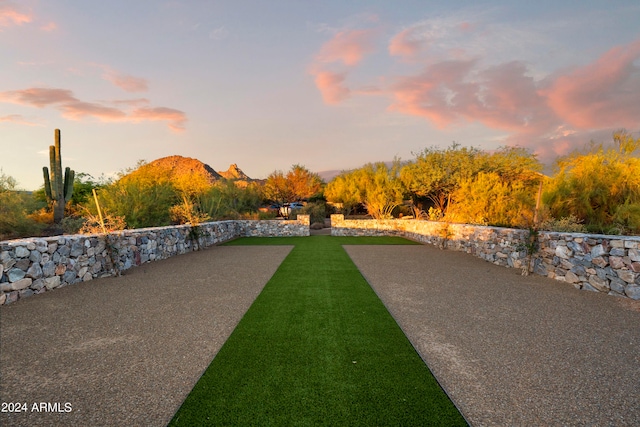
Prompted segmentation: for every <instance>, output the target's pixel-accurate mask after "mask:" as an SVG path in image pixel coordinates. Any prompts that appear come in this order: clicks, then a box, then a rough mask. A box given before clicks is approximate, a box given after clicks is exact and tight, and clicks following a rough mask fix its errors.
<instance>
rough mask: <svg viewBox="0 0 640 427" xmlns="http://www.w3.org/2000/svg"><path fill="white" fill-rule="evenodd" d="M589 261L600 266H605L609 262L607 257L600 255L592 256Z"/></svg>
mask: <svg viewBox="0 0 640 427" xmlns="http://www.w3.org/2000/svg"><path fill="white" fill-rule="evenodd" d="M591 262H592V263H593V264H594V265H597V266H598V267H600V268H603V267H606V266H607V265H608V264H609V261H608V259H607V258H605V257H602V256H599V257H595V258H593V259H592V260H591Z"/></svg>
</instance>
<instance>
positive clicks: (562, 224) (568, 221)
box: [540, 215, 587, 233]
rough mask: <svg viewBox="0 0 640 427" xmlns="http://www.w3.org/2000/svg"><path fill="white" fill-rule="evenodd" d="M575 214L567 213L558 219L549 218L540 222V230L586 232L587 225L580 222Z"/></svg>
mask: <svg viewBox="0 0 640 427" xmlns="http://www.w3.org/2000/svg"><path fill="white" fill-rule="evenodd" d="M581 222H582V221H580V220H579V219H578V217H576V216H575V215H569V216H566V217H562V218H560V219H556V218H549V219H546V220H544V221H542V223H540V230H546V231H558V232H564V233H586V232H587V227H585V226H584V224H582V223H581Z"/></svg>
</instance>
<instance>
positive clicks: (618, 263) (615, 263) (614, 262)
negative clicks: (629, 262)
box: [609, 256, 625, 268]
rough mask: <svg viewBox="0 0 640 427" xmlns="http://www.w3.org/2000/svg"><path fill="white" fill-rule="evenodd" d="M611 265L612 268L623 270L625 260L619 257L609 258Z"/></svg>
mask: <svg viewBox="0 0 640 427" xmlns="http://www.w3.org/2000/svg"><path fill="white" fill-rule="evenodd" d="M609 265H611V268H622V267H624V265H625V264H624V260H623V258H622V257H619V256H610V257H609Z"/></svg>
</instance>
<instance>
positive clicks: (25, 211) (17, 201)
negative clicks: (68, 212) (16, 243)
mask: <svg viewBox="0 0 640 427" xmlns="http://www.w3.org/2000/svg"><path fill="white" fill-rule="evenodd" d="M16 187H17V182H16V180H15V179H13V178H12V177H10V176H8V175H5V174H4V173H3V172H2V171H0V240H6V239H17V238H21V237H31V236H38V235H40V233H41V232H42V230H43V229H44V228H45V224H42V223H39V222H37V221H36V220H35V219H34V218H32V217H30V216H29V213H30V212H32V210H33V209H34V207H35V206H37V204H36V203H35V202H34V200H33V197H32V196H31V194H28V193H25V192H20V191H18V190H17V189H16Z"/></svg>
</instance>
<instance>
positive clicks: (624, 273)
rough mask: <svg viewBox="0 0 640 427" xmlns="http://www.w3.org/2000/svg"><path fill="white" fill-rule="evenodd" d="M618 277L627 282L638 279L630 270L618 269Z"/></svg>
mask: <svg viewBox="0 0 640 427" xmlns="http://www.w3.org/2000/svg"><path fill="white" fill-rule="evenodd" d="M616 273H617V274H618V277H619V278H621V279H622V280H624V281H625V282H627V283H633V282H634V281H635V280H636V274H635V273H634V272H633V271H629V270H617V271H616Z"/></svg>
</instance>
